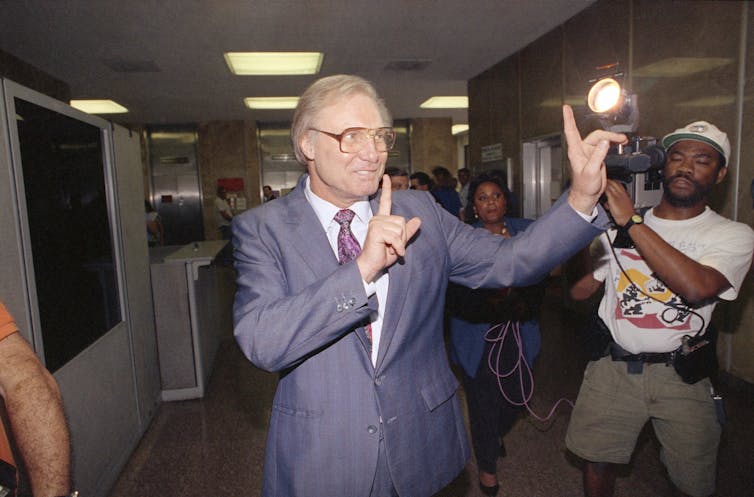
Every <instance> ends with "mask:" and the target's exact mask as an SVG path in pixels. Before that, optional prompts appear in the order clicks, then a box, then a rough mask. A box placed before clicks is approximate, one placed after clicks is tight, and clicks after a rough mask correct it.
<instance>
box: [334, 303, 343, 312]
mask: <svg viewBox="0 0 754 497" xmlns="http://www.w3.org/2000/svg"><path fill="white" fill-rule="evenodd" d="M335 309H336V310H337V311H338V312H340V311H342V310H343V306H342V305H340V304H338V305H337V306H336V307H335Z"/></svg>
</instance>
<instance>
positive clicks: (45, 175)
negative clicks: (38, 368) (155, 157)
mask: <svg viewBox="0 0 754 497" xmlns="http://www.w3.org/2000/svg"><path fill="white" fill-rule="evenodd" d="M15 108H16V109H15V110H16V123H17V126H18V138H19V147H20V151H21V163H22V168H23V178H24V191H25V194H26V199H25V200H26V212H27V216H28V225H29V234H30V238H31V253H32V258H33V264H34V277H35V284H36V292H37V300H38V305H39V317H40V322H41V328H42V338H43V341H44V357H45V362H46V365H47V367H48V368H49V369H50V370H51V371H55V370H57V369H58V368H60V367H61V366H62V365H63V364H65V363H66V362H68V361H69V360H70V359H72V358H73V357H74V356H76V355H77V354H78V353H79V352H81V351H82V350H83V349H85V348H86V347H87V346H88V345H90V344H91V343H92V342H94V341H95V340H97V338H99V337H100V336H102V335H104V334H105V332H106V331H107V330H109V329H111V328H112V327H113V326H114V325H115V324H116V323H118V322H119V321H120V320H121V309H120V300H119V296H118V282H117V281H118V280H117V273H116V271H115V265H114V255H113V241H112V237H111V233H112V229H111V226H110V218H109V215H108V204H107V197H106V188H105V175H104V163H103V149H102V133H101V129H100V128H99V127H97V126H93V125H91V124H87V123H85V122H82V121H79V120H77V119H73V118H71V117H68V116H65V115H62V114H60V113H57V112H55V111H52V110H50V109H47V108H44V107H40V106H38V105H35V104H33V103H30V102H27V101H25V100H22V99H20V98H16V99H15Z"/></svg>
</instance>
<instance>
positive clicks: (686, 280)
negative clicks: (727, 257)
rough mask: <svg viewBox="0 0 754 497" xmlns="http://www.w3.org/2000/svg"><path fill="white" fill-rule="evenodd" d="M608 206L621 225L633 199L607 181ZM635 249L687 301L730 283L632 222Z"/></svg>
mask: <svg viewBox="0 0 754 497" xmlns="http://www.w3.org/2000/svg"><path fill="white" fill-rule="evenodd" d="M605 194H606V195H607V200H608V204H607V205H608V208H609V210H610V213H611V215H612V216H613V219H614V220H615V222H616V224H618V225H620V226H623V225H624V224H626V223H627V222H628V219H629V218H630V217H631V215H632V214H633V213H634V207H633V202H632V201H631V198H630V197H629V196H628V193H626V190H625V188H623V186H622V185H621V184H620V183H618V182H616V181H612V180H609V181H608V185H607V188H606V190H605ZM628 234H629V235H630V236H631V240H633V242H634V245H635V246H636V250H637V251H638V252H639V254H640V255H641V256H642V258H643V259H644V261H645V262H646V263H647V265H648V266H649V267H650V268H651V269H652V271H654V272H655V273H656V274H657V276H658V277H659V278H660V279H661V280H662V281H663V282H664V283H665V284H666V285H667V286H668V288H670V289H671V290H672V291H673V292H675V293H676V294H678V295H680V296H681V297H683V298H684V299H686V300H687V301H688V302H691V303H695V302H701V301H703V300H706V299H710V298H712V297H715V296H716V295H718V294H719V293H720V292H722V291H723V290H725V289H727V288H728V287H730V282H729V281H728V280H727V279H726V278H725V276H723V275H722V274H721V273H720V272H719V271H717V270H716V269H714V268H712V267H710V266H705V265H703V264H700V263H698V262H696V261H694V260H693V259H690V258H689V257H687V256H686V255H685V254H684V253H683V252H681V251H679V250H677V249H675V248H674V247H672V246H671V245H670V244H668V243H667V242H666V241H665V240H663V239H662V238H661V237H660V236H659V235H658V234H657V233H655V232H654V230H652V228H650V227H648V226H646V225H644V224H635V225H633V226H631V227H630V228H629V230H628Z"/></svg>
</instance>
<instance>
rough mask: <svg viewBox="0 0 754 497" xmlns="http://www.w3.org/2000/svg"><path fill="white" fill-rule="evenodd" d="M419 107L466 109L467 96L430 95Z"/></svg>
mask: <svg viewBox="0 0 754 497" xmlns="http://www.w3.org/2000/svg"><path fill="white" fill-rule="evenodd" d="M419 107H421V108H422V109H466V108H468V107H469V97H460V96H458V97H430V98H428V99H427V100H425V101H424V103H422V104H421V105H420V106H419Z"/></svg>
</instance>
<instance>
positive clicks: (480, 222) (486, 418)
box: [445, 174, 544, 496]
mask: <svg viewBox="0 0 754 497" xmlns="http://www.w3.org/2000/svg"><path fill="white" fill-rule="evenodd" d="M468 196H469V199H468V200H469V206H470V211H469V214H470V216H469V219H468V222H469V223H471V224H472V225H473V226H474V227H475V228H480V229H485V230H487V231H489V232H490V233H493V234H495V235H498V236H502V237H506V238H510V237H512V236H515V235H517V234H518V233H520V232H522V231H524V230H525V229H526V228H527V227H528V226H529V225H530V224H531V223H533V222H534V221H532V220H530V219H520V218H511V217H508V216H506V195H505V188H504V185H503V184H501V183H500V182H499V180H498V179H497V178H493V177H490V176H488V175H485V174H482V175H480V176H478V177H476V178H474V180H472V181H471V183H470V186H469V194H468ZM446 295H447V297H446V300H445V302H446V311H447V312H448V314H449V316H450V344H451V347H450V353H451V357H452V358H453V361H454V362H455V363H456V364H458V365H460V366H461V377H462V379H463V386H464V391H465V392H466V403H467V405H468V410H469V425H470V427H471V439H472V447H473V449H474V456H475V457H476V461H477V467H478V468H479V486H480V488H481V490H482V492H483V493H484V494H485V495H491V496H494V495H497V493H498V491H499V489H500V484H499V482H498V480H497V459H498V457H500V456H505V444H504V443H503V437H505V435H506V434H507V433H508V432H509V431H510V430H511V428H512V427H513V424H514V423H515V421H516V419H518V416H519V413H520V411H521V408H522V406H521V404H522V402H523V399H524V398H525V397H526V396H525V395H524V394H525V393H527V392H529V391H530V389H531V387H532V385H531V382H530V379H529V376H528V374H526V373H524V370H523V369H522V368H526V367H527V366H528V367H529V368H532V367H533V365H534V359H535V358H536V356H537V354H538V353H539V348H540V343H541V337H540V331H539V319H538V314H539V308H540V306H541V304H542V297H543V295H544V285H543V284H541V283H540V284H535V285H530V286H526V287H519V288H499V289H485V288H480V289H476V290H471V289H469V288H466V287H464V286H461V285H456V284H453V283H451V284H450V285H448V291H447V294H446ZM495 325H500V328H498V332H497V333H493V334H490V335H489V336H488V330H490V329H491V328H492V327H493V326H495ZM505 326H508V332H507V333H506V335H505V336H504V339H502V341H492V338H493V337H500V335H501V334H502V331H503V329H504V327H505ZM516 326H517V327H518V329H519V330H520V338H521V344H522V347H521V348H522V349H523V350H521V348H519V346H518V343H517V338H516V337H515V336H514V331H513V329H514V328H515V327H516ZM486 338H489V339H490V340H486ZM521 360H525V361H526V366H524V365H523V364H521V363H520V362H519V361H521ZM490 364H494V365H495V368H496V369H495V370H494V371H493V370H492V369H491V367H490ZM517 364H518V366H516V365H517ZM511 371H514V373H513V374H510V375H507V376H503V377H500V378H498V374H499V375H505V374H506V373H509V372H511ZM496 373H497V374H496ZM500 388H502V389H503V390H504V391H505V395H507V398H506V397H505V396H504V395H503V393H501V391H500ZM522 388H523V389H524V392H523V394H522V391H521V390H522ZM509 399H510V400H509Z"/></svg>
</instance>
